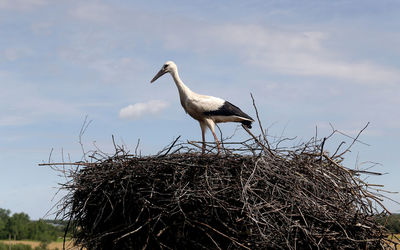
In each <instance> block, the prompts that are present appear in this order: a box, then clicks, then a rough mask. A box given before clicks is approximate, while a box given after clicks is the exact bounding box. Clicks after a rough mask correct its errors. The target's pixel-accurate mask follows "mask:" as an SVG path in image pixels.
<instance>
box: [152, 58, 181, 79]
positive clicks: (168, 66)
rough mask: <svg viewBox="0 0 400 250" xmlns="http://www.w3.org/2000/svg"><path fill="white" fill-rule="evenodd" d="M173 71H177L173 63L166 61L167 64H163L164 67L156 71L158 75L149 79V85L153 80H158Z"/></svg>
mask: <svg viewBox="0 0 400 250" xmlns="http://www.w3.org/2000/svg"><path fill="white" fill-rule="evenodd" d="M174 70H177V67H176V64H175V63H174V62H173V61H168V62H166V63H164V65H163V66H162V68H161V70H160V71H158V73H157V74H156V75H155V76H154V77H153V79H151V81H150V83H153V82H154V81H155V80H157V79H158V78H160V77H161V76H162V75H164V74H165V73H168V72H169V73H171V72H173V71H174Z"/></svg>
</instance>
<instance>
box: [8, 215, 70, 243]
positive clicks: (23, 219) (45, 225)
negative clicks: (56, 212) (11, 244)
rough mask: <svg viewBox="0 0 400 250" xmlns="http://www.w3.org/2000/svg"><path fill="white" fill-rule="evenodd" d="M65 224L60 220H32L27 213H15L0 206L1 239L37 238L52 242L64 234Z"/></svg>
mask: <svg viewBox="0 0 400 250" xmlns="http://www.w3.org/2000/svg"><path fill="white" fill-rule="evenodd" d="M64 228H65V227H64V226H63V224H62V223H61V222H59V221H50V220H37V221H32V220H30V218H29V216H28V215H27V214H25V213H14V214H12V215H11V211H10V210H8V209H3V208H0V239H3V240H4V239H13V240H37V241H42V242H51V241H55V240H57V238H58V237H62V236H63V235H64Z"/></svg>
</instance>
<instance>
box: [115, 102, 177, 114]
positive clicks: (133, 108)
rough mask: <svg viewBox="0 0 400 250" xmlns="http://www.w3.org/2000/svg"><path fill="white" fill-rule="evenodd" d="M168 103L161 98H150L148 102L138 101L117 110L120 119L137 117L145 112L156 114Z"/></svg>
mask: <svg viewBox="0 0 400 250" xmlns="http://www.w3.org/2000/svg"><path fill="white" fill-rule="evenodd" d="M168 105H169V104H168V103H167V102H164V101H161V100H152V101H148V102H139V103H135V104H131V105H129V106H127V107H125V108H122V109H121V110H120V111H119V117H120V118H122V119H139V118H141V117H143V116H145V115H147V114H152V115H153V114H157V113H160V112H161V111H162V110H163V109H165V108H166V107H168Z"/></svg>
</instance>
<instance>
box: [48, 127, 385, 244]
mask: <svg viewBox="0 0 400 250" xmlns="http://www.w3.org/2000/svg"><path fill="white" fill-rule="evenodd" d="M334 132H336V131H334ZM250 135H251V138H250V139H249V140H247V141H245V142H242V143H236V144H235V143H234V144H229V145H228V144H225V151H224V153H223V154H221V155H215V154H207V155H200V154H199V153H198V150H196V147H195V146H193V145H191V144H188V143H180V142H177V141H174V142H173V143H172V144H171V145H170V146H168V147H166V148H165V149H164V150H163V151H162V152H160V153H159V154H158V155H155V156H147V157H143V156H139V155H137V154H129V152H126V151H125V150H124V149H123V148H121V147H119V146H115V149H116V153H115V154H114V155H111V156H110V155H105V154H103V153H101V152H99V151H96V152H93V153H92V154H91V155H90V156H91V159H92V160H90V161H84V162H80V163H75V164H74V165H78V166H76V167H75V168H72V169H70V170H69V171H66V170H65V169H64V170H62V171H64V174H67V175H68V180H69V181H68V182H67V183H65V184H62V188H63V189H66V190H67V191H68V194H67V195H66V196H65V197H64V199H63V200H62V202H61V203H60V206H61V208H60V211H59V215H63V216H64V218H67V219H69V220H70V222H71V225H70V228H72V229H73V237H74V238H75V240H76V243H77V244H78V245H80V246H84V247H86V248H87V249H242V248H244V249H297V248H299V249H346V248H348V249H360V248H362V249H367V248H377V249H380V248H385V247H389V244H388V242H387V241H386V240H385V239H386V238H387V231H386V230H385V229H384V228H383V227H382V226H380V225H379V224H377V222H376V220H375V218H376V216H377V214H378V213H381V214H386V211H385V209H384V207H383V206H382V205H381V201H382V199H381V198H382V197H379V196H377V194H376V193H375V192H373V189H372V188H373V187H374V185H372V184H368V183H366V182H364V181H363V180H362V176H364V175H368V174H377V173H372V172H367V171H362V170H351V169H348V168H346V167H344V166H343V165H342V164H341V162H342V160H343V155H344V153H346V152H347V151H348V149H346V150H344V151H343V152H342V153H339V152H338V150H337V151H336V152H335V154H333V155H330V156H329V154H328V153H327V152H325V151H324V149H323V148H324V143H325V142H326V138H324V139H323V140H317V139H313V140H311V141H309V142H307V143H303V144H301V145H298V146H295V147H291V148H285V149H282V148H279V147H277V146H276V147H275V148H271V147H270V145H269V144H268V141H267V140H266V137H265V134H262V135H260V136H258V137H255V136H254V135H252V134H251V133H250ZM355 141H357V138H355V139H354V141H353V143H354V142H355ZM277 144H279V143H277ZM338 149H339V148H338ZM238 152H239V153H238ZM52 165H57V163H52ZM382 211H383V212H382Z"/></svg>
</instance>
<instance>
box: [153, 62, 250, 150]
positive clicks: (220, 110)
mask: <svg viewBox="0 0 400 250" xmlns="http://www.w3.org/2000/svg"><path fill="white" fill-rule="evenodd" d="M166 73H170V74H171V76H172V78H173V80H174V82H175V84H176V87H177V88H178V92H179V98H180V102H181V105H182V107H183V109H184V110H185V111H186V113H187V114H189V115H190V116H191V117H192V118H194V119H195V120H197V121H198V122H199V123H200V128H201V135H202V154H203V155H204V154H205V148H206V144H205V133H206V130H207V128H209V129H210V130H211V132H212V134H213V136H214V139H215V143H216V144H217V148H218V154H219V153H220V151H221V146H220V143H219V141H218V138H217V135H216V134H215V124H216V123H221V122H239V123H242V125H243V126H246V127H247V128H249V129H250V128H251V123H252V122H254V119H253V118H251V117H250V116H249V115H247V114H246V113H244V112H243V111H242V110H241V109H240V108H238V107H237V106H235V105H233V104H232V103H230V102H228V101H226V100H224V99H221V98H218V97H214V96H208V95H200V94H197V93H195V92H193V91H192V90H190V89H189V88H188V87H187V86H186V85H185V84H184V83H183V81H182V80H181V78H180V77H179V73H178V67H177V66H176V64H175V63H174V62H173V61H167V62H166V63H164V65H163V66H162V68H161V70H160V71H158V73H157V74H156V75H155V76H154V77H153V79H152V80H151V81H150V83H153V82H155V81H156V80H157V79H158V78H160V77H161V76H162V75H164V74H166Z"/></svg>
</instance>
